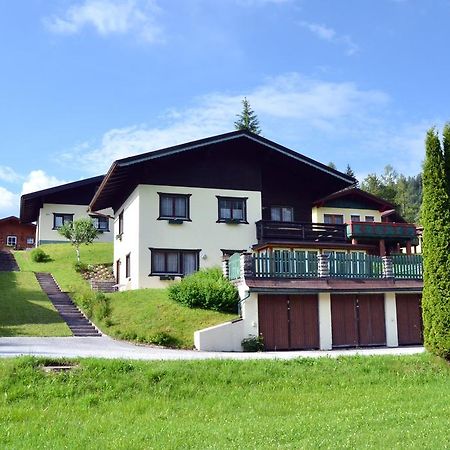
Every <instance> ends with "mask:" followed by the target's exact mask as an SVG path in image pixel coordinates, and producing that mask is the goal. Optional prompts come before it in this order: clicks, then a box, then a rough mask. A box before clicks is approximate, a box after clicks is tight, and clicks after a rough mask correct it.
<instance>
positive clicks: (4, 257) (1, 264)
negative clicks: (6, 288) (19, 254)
mask: <svg viewBox="0 0 450 450" xmlns="http://www.w3.org/2000/svg"><path fill="white" fill-rule="evenodd" d="M18 271H19V266H18V265H17V262H16V259H15V258H14V255H13V254H12V253H11V252H9V251H8V250H0V272H18Z"/></svg>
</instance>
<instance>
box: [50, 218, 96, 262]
mask: <svg viewBox="0 0 450 450" xmlns="http://www.w3.org/2000/svg"><path fill="white" fill-rule="evenodd" d="M58 231H59V234H61V235H62V236H64V237H65V238H66V239H68V240H69V241H70V243H71V244H72V245H73V246H74V247H75V251H76V252H77V261H78V262H80V246H81V244H92V242H94V239H96V238H98V230H97V229H96V228H95V226H94V223H93V222H92V220H90V219H87V218H86V219H85V218H82V219H78V220H75V221H73V222H66V223H65V224H64V225H63V226H62V227H61V228H59V230H58Z"/></svg>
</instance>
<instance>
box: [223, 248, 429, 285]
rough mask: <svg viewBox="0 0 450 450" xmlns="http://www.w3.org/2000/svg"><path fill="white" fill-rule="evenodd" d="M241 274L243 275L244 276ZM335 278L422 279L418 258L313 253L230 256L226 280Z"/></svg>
mask: <svg viewBox="0 0 450 450" xmlns="http://www.w3.org/2000/svg"><path fill="white" fill-rule="evenodd" d="M244 272H245V274H244ZM244 275H245V276H246V277H252V278H289V279H295V278H309V279H311V278H339V279H382V278H394V279H411V280H413V279H416V280H421V279H422V278H423V262H422V255H394V256H392V257H381V256H373V255H367V254H364V253H350V254H348V253H345V254H338V253H337V254H317V253H314V252H303V251H295V252H287V251H286V252H279V253H273V254H263V253H256V254H244V255H239V254H235V255H233V256H232V257H231V258H230V260H229V278H230V280H237V279H239V278H242V277H243V276H244Z"/></svg>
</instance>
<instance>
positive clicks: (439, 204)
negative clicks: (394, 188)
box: [421, 129, 450, 359]
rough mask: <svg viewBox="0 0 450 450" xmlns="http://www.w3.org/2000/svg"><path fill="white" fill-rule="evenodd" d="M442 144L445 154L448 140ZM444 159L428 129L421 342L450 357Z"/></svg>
mask: <svg viewBox="0 0 450 450" xmlns="http://www.w3.org/2000/svg"><path fill="white" fill-rule="evenodd" d="M446 133H448V131H447V132H446ZM447 138H448V136H447ZM445 145H446V149H445V150H446V153H447V155H446V156H447V157H448V139H447V140H446V144H445ZM445 159H446V158H445V157H444V153H443V151H442V148H441V144H440V141H439V136H438V133H437V132H436V130H435V129H431V130H429V131H428V133H427V138H426V156H425V162H424V168H423V178H422V182H423V203H422V211H421V214H422V225H423V227H424V230H423V257H424V288H423V297H422V310H423V323H424V342H425V346H426V348H427V349H428V350H429V351H431V352H433V353H435V354H437V355H439V356H442V357H444V358H447V359H450V255H449V250H450V199H449V188H448V184H449V182H448V179H447V177H448V176H449V175H450V174H448V173H447V174H446V168H447V167H446V164H445ZM446 175H447V176H446Z"/></svg>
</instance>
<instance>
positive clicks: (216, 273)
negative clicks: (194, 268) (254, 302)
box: [169, 268, 238, 312]
mask: <svg viewBox="0 0 450 450" xmlns="http://www.w3.org/2000/svg"><path fill="white" fill-rule="evenodd" d="M169 297H170V298H171V299H172V300H175V301H176V302H179V303H181V304H183V305H186V306H188V307H189V308H202V309H212V310H215V311H225V312H236V311H237V304H238V292H237V289H236V288H235V287H234V286H233V285H232V284H231V283H230V282H229V281H228V280H227V279H226V278H224V276H223V275H222V272H221V270H220V269H219V268H212V269H203V270H200V271H198V272H196V273H193V274H192V275H189V276H187V277H185V278H183V280H181V281H180V282H179V283H177V284H173V285H172V286H170V288H169Z"/></svg>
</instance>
